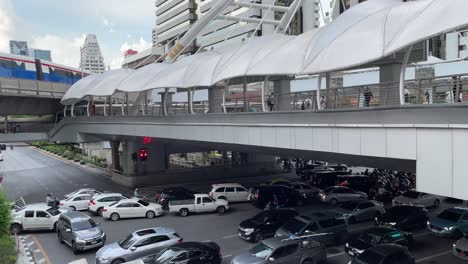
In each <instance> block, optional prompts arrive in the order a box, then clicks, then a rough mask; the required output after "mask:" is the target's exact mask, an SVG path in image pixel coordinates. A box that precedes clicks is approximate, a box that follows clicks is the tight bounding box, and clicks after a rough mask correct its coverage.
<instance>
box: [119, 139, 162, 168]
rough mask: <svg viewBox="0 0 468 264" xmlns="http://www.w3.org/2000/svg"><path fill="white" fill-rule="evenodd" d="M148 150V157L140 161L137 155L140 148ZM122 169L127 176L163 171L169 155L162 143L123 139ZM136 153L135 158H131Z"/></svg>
mask: <svg viewBox="0 0 468 264" xmlns="http://www.w3.org/2000/svg"><path fill="white" fill-rule="evenodd" d="M142 148H145V149H146V150H147V151H148V159H147V160H146V161H141V160H140V158H139V157H138V154H139V151H140V149H142ZM122 153H123V158H122V167H123V168H122V169H123V172H124V174H125V175H127V176H144V175H151V174H156V173H159V172H163V171H165V170H167V169H168V167H169V155H168V154H167V153H166V146H165V144H163V143H159V142H155V143H150V144H143V140H142V139H141V140H137V141H125V142H123V143H122ZM133 153H136V155H137V160H136V161H134V160H133V159H132V154H133Z"/></svg>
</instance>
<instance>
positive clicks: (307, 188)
mask: <svg viewBox="0 0 468 264" xmlns="http://www.w3.org/2000/svg"><path fill="white" fill-rule="evenodd" d="M286 186H288V187H289V188H291V189H294V190H296V191H297V192H299V193H300V194H301V195H302V196H303V197H304V198H305V199H307V200H311V199H315V198H318V194H319V193H320V192H321V191H322V190H320V189H319V188H317V187H315V186H311V185H309V184H307V183H303V182H291V183H289V184H287V185H286Z"/></svg>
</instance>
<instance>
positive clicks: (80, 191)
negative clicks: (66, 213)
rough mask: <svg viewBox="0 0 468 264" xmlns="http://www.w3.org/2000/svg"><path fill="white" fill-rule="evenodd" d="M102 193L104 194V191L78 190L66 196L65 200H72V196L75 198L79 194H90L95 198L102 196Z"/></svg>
mask: <svg viewBox="0 0 468 264" xmlns="http://www.w3.org/2000/svg"><path fill="white" fill-rule="evenodd" d="M102 193H103V192H102V191H98V190H96V189H93V188H83V189H79V190H76V191H74V192H71V193H69V194H66V195H65V197H64V200H66V199H68V198H70V197H71V196H75V195H78V194H90V195H91V196H93V195H96V194H102Z"/></svg>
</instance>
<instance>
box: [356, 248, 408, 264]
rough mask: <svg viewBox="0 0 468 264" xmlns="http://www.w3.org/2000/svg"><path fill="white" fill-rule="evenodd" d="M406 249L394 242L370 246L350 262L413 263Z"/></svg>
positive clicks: (362, 263) (372, 263) (363, 263)
mask: <svg viewBox="0 0 468 264" xmlns="http://www.w3.org/2000/svg"><path fill="white" fill-rule="evenodd" d="M415 263H416V262H415V260H414V257H413V256H412V255H411V253H409V251H408V249H407V248H405V247H402V246H400V245H396V244H386V245H379V246H375V247H371V248H369V249H368V250H366V251H364V252H363V253H362V254H361V255H359V256H358V257H357V258H354V259H353V260H352V262H351V264H415Z"/></svg>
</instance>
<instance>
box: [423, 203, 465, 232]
mask: <svg viewBox="0 0 468 264" xmlns="http://www.w3.org/2000/svg"><path fill="white" fill-rule="evenodd" d="M427 229H428V230H429V231H430V232H431V233H433V234H436V235H441V236H448V237H453V238H455V239H459V238H461V237H462V236H463V234H464V233H466V232H468V208H466V207H453V208H448V209H445V210H444V211H442V212H441V213H440V214H438V215H437V216H436V217H434V218H432V219H430V220H429V221H428V222H427Z"/></svg>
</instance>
